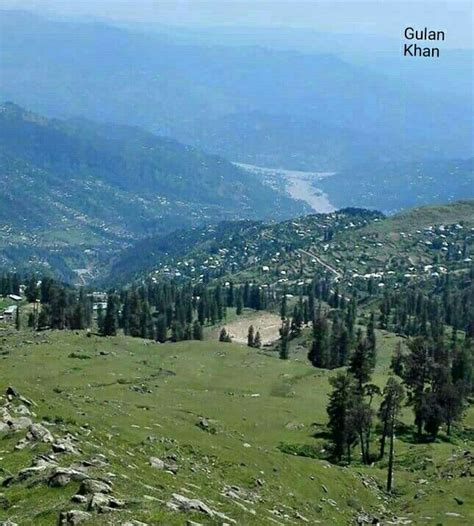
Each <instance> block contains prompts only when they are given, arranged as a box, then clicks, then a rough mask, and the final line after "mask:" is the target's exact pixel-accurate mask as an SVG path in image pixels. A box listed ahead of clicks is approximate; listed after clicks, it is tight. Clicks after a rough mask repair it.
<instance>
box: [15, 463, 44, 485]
mask: <svg viewBox="0 0 474 526" xmlns="http://www.w3.org/2000/svg"><path fill="white" fill-rule="evenodd" d="M46 469H47V466H32V467H30V468H25V469H22V470H21V471H19V472H18V476H17V478H16V481H17V482H23V481H24V480H26V479H28V478H30V477H33V476H35V475H38V474H39V473H43V472H44V471H46Z"/></svg>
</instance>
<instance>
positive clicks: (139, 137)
mask: <svg viewBox="0 0 474 526" xmlns="http://www.w3.org/2000/svg"><path fill="white" fill-rule="evenodd" d="M0 166H1V169H2V177H1V179H0V189H1V192H0V229H1V231H2V239H1V259H2V261H1V263H3V264H5V263H10V264H15V263H17V262H18V261H20V260H23V261H24V262H25V261H28V260H30V259H31V258H33V261H36V262H37V263H38V264H40V263H41V264H43V265H50V266H53V267H54V268H55V269H58V268H59V269H60V270H61V271H62V272H63V273H64V274H68V275H70V274H71V269H73V268H81V269H83V271H86V270H87V269H88V268H89V267H90V265H91V261H94V262H95V263H94V267H96V265H97V264H98V262H100V261H101V260H103V259H104V258H107V257H109V255H110V254H111V253H113V252H114V251H116V250H118V249H120V248H123V247H124V246H125V245H126V244H128V243H130V242H131V241H132V240H137V239H139V238H140V237H143V236H144V235H146V234H151V233H153V232H156V231H160V232H170V231H172V230H173V229H175V228H178V227H184V226H192V225H196V224H202V223H204V222H216V221H220V220H223V219H240V218H246V217H248V218H264V217H266V218H283V217H290V216H292V215H294V214H299V213H304V212H305V211H306V210H307V208H306V206H305V205H304V204H303V203H300V202H298V201H294V200H292V199H290V198H288V197H285V196H284V195H282V194H280V193H279V192H277V191H275V190H273V189H271V188H270V187H268V186H265V185H264V184H262V183H261V182H260V181H259V179H258V178H257V177H256V176H254V175H252V174H249V173H248V172H245V171H243V170H241V169H239V168H238V167H236V166H234V165H233V164H231V163H229V162H228V161H226V160H224V159H222V158H220V157H216V156H211V155H207V154H204V153H202V152H201V151H199V150H196V149H195V148H192V147H190V146H184V145H182V144H180V143H178V142H177V141H174V140H171V139H166V138H161V137H157V136H154V135H152V134H150V133H148V132H144V131H142V130H140V129H138V128H131V127H126V126H113V125H96V124H94V123H92V122H89V121H83V120H75V121H60V120H54V119H53V120H51V119H47V118H45V117H42V116H39V115H37V114H35V113H31V112H28V111H26V110H24V109H22V108H21V107H19V106H17V105H15V104H12V103H7V104H5V105H3V106H1V107H0ZM95 271H97V268H95Z"/></svg>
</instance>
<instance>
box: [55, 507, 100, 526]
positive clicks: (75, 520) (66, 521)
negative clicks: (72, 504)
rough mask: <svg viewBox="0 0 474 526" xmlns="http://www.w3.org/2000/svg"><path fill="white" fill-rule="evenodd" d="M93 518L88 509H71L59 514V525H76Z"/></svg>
mask: <svg viewBox="0 0 474 526" xmlns="http://www.w3.org/2000/svg"><path fill="white" fill-rule="evenodd" d="M91 519H92V515H91V514H90V513H88V512H87V511H81V510H71V511H62V512H61V513H60V514H59V520H58V526H76V524H81V523H82V522H86V521H89V520H91Z"/></svg>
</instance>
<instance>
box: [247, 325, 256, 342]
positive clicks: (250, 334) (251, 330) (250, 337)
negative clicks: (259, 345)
mask: <svg viewBox="0 0 474 526" xmlns="http://www.w3.org/2000/svg"><path fill="white" fill-rule="evenodd" d="M247 345H248V346H249V347H253V346H254V345H255V336H254V328H253V325H250V327H249V330H248V333H247Z"/></svg>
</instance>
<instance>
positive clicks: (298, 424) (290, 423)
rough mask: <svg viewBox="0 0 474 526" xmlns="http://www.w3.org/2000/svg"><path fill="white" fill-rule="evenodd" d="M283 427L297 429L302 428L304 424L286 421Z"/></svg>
mask: <svg viewBox="0 0 474 526" xmlns="http://www.w3.org/2000/svg"><path fill="white" fill-rule="evenodd" d="M285 428H286V429H289V430H291V431H298V430H299V429H303V428H304V424H300V423H298V422H288V423H287V424H286V425H285Z"/></svg>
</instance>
